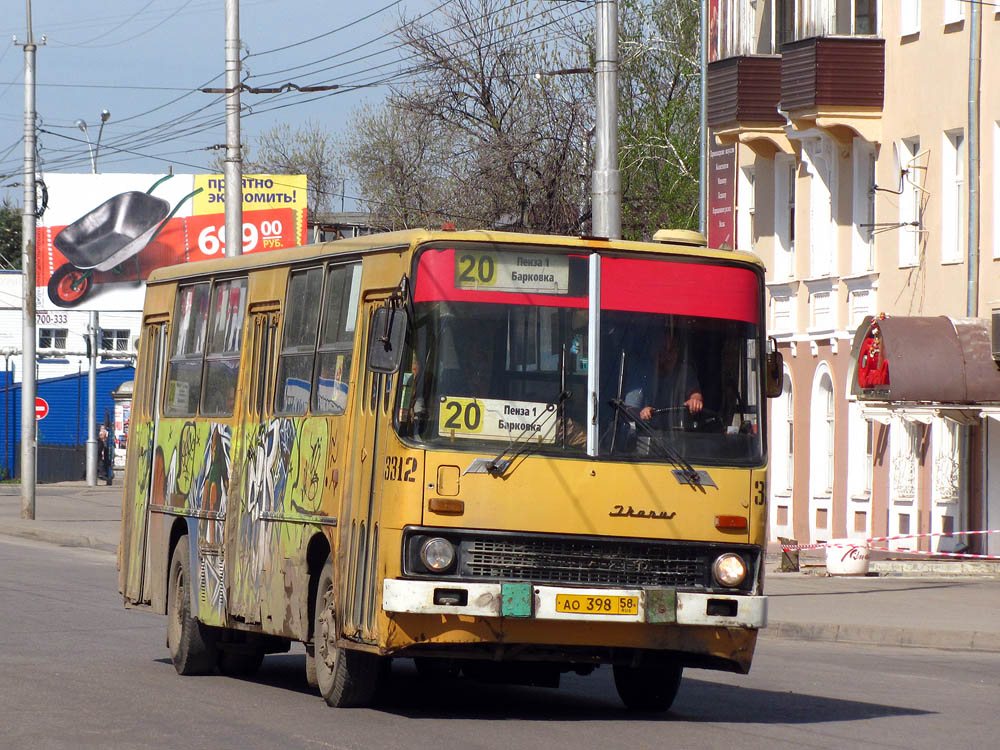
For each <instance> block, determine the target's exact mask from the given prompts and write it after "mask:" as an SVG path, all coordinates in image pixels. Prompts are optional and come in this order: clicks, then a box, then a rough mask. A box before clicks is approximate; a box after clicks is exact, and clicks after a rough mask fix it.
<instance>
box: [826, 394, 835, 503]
mask: <svg viewBox="0 0 1000 750" xmlns="http://www.w3.org/2000/svg"><path fill="white" fill-rule="evenodd" d="M823 389H824V390H825V391H826V393H825V394H824V395H825V396H826V488H827V490H828V491H829V492H833V476H834V458H835V452H836V451H835V448H836V445H837V444H836V441H835V440H834V427H835V423H834V403H833V383H832V382H830V379H829V378H828V377H827V378H825V379H824V381H823Z"/></svg>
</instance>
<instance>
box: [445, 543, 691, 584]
mask: <svg viewBox="0 0 1000 750" xmlns="http://www.w3.org/2000/svg"><path fill="white" fill-rule="evenodd" d="M462 548H463V549H462V553H463V554H462V576H463V577H466V576H467V577H469V578H479V579H503V580H511V579H514V580H527V581H534V582H536V583H568V584H581V585H591V584H593V585H607V586H674V587H700V586H704V585H705V584H706V583H707V572H708V564H709V553H708V550H706V549H704V548H702V549H701V550H699V549H697V548H695V547H693V546H689V545H688V546H679V545H668V544H648V543H641V542H621V541H586V542H581V541H574V540H570V539H565V540H553V539H540V538H528V539H509V538H502V539H466V540H463V542H462Z"/></svg>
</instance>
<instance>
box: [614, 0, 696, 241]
mask: <svg viewBox="0 0 1000 750" xmlns="http://www.w3.org/2000/svg"><path fill="white" fill-rule="evenodd" d="M619 8H620V12H619V15H620V20H619V58H620V63H621V73H620V86H619V105H618V107H619V168H620V169H621V175H622V235H623V236H624V237H626V238H629V239H642V238H644V237H645V238H648V237H650V236H651V235H652V234H653V232H655V231H656V230H657V229H660V228H664V227H670V228H676V229H697V228H698V192H699V191H698V157H699V137H698V136H699V79H700V76H699V59H698V33H699V18H698V6H697V4H696V3H692V2H690V0H657V1H655V2H648V1H644V0H622V2H621V3H620V6H619Z"/></svg>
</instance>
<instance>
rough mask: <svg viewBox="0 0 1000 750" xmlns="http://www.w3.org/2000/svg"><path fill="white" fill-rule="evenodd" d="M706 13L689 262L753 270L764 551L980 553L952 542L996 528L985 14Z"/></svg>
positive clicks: (751, 7) (992, 95) (991, 166)
mask: <svg viewBox="0 0 1000 750" xmlns="http://www.w3.org/2000/svg"><path fill="white" fill-rule="evenodd" d="M708 4H709V18H710V23H709V29H710V38H709V39H708V40H707V47H708V52H709V60H710V63H709V70H708V122H709V127H710V131H711V146H710V149H709V154H710V155H709V164H708V167H709V193H710V200H709V211H708V213H707V217H708V227H707V228H708V233H709V242H710V244H713V243H717V244H722V243H730V244H731V245H733V246H735V247H738V248H740V249H750V250H753V251H755V252H756V253H758V254H759V255H760V256H762V257H763V258H764V260H765V262H766V264H767V268H768V272H767V286H768V291H769V295H768V316H769V320H768V325H769V332H770V333H771V335H773V337H774V338H775V339H776V340H777V342H778V346H779V350H780V351H781V352H782V353H783V354H784V359H785V368H786V371H785V390H784V394H783V395H782V397H781V398H779V399H776V400H775V401H774V402H773V404H772V411H771V423H770V424H771V427H770V447H771V466H772V470H771V479H770V509H771V510H770V512H771V537H772V539H776V538H777V537H779V536H781V537H792V538H795V539H798V540H799V541H801V542H805V541H809V542H817V541H825V540H829V539H833V538H842V537H851V538H866V537H879V536H887V535H914V534H927V533H934V534H938V536H932V537H925V538H904V539H899V540H895V541H893V542H891V546H892V547H894V548H900V549H902V548H908V549H919V550H924V551H969V552H978V553H985V552H989V553H992V554H1000V534H990V535H969V534H957V533H952V532H961V531H971V530H980V531H981V530H987V529H996V528H1000V422H998V419H1000V371H998V369H997V365H996V364H995V363H994V361H993V358H992V351H993V350H994V349H996V348H998V347H997V346H991V343H990V339H989V336H990V317H991V314H992V312H993V311H994V310H995V309H997V310H1000V219H998V218H997V217H1000V86H998V85H997V81H998V79H1000V6H997V5H992V4H980V3H973V2H966V1H963V0H708ZM976 60H978V70H977V65H976ZM880 314H884V315H885V316H887V319H886V320H884V321H880V322H879V321H877V322H876V327H875V329H874V330H870V323H871V319H870V318H871V316H879V315H880ZM936 316H947V317H945V318H938V319H937V320H934V319H933V318H935V317H936ZM970 318H971V319H975V320H974V321H969V320H967V319H970ZM998 327H1000V326H998ZM859 329H860V334H859V333H858V332H859ZM866 333H868V334H874V335H868V336H867V337H866V336H865V334H866ZM998 333H1000V331H998ZM866 338H867V341H866ZM856 339H857V340H856ZM998 356H1000V355H998ZM862 359H863V360H864V361H863V362H862V364H861V366H860V367H859V364H858V362H859V360H862ZM880 366H881V369H879V367H880ZM859 370H862V371H864V372H859Z"/></svg>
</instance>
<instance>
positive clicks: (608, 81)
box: [587, 0, 622, 456]
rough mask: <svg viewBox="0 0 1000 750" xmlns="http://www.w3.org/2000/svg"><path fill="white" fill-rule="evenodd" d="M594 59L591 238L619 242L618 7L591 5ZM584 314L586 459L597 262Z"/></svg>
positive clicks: (602, 2) (594, 400) (593, 425)
mask: <svg viewBox="0 0 1000 750" xmlns="http://www.w3.org/2000/svg"><path fill="white" fill-rule="evenodd" d="M596 11H597V26H596V29H595V38H596V45H597V49H596V59H595V60H594V83H595V90H596V95H597V112H596V115H595V120H596V123H595V135H596V144H595V146H596V147H595V150H594V176H593V181H592V183H591V200H592V203H593V233H594V236H596V237H607V238H609V239H619V238H620V237H621V236H622V180H621V173H620V172H619V171H618V2H617V0H597V2H596ZM589 270H590V274H589V279H590V282H589V286H590V289H589V297H590V309H589V311H588V312H589V315H588V316H587V317H588V325H587V335H588V337H589V340H590V341H591V342H593V343H592V344H591V346H590V361H589V363H588V367H587V393H588V398H587V455H589V456H596V455H597V442H598V431H597V426H598V425H597V405H598V403H599V401H600V392H599V383H598V377H597V374H598V373H599V372H600V371H601V363H600V362H599V361H598V352H599V351H600V347H598V346H596V342H597V341H598V337H599V336H600V330H601V305H600V289H601V259H600V255H598V254H597V253H593V254H591V256H590V267H589Z"/></svg>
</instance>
